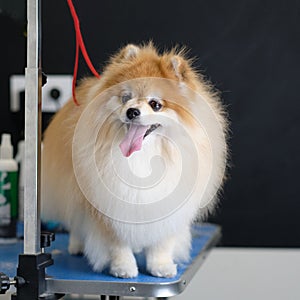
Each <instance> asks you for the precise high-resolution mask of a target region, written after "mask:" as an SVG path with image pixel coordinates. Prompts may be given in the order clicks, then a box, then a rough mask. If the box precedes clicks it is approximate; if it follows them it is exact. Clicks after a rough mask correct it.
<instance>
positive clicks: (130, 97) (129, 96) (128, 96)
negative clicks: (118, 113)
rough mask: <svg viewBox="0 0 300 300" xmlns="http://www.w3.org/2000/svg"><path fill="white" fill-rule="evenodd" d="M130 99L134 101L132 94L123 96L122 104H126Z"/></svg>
mask: <svg viewBox="0 0 300 300" xmlns="http://www.w3.org/2000/svg"><path fill="white" fill-rule="evenodd" d="M130 99H132V95H131V94H125V95H123V96H122V102H123V103H126V102H127V101H129V100H130Z"/></svg>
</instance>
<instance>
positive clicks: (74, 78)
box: [67, 0, 100, 105]
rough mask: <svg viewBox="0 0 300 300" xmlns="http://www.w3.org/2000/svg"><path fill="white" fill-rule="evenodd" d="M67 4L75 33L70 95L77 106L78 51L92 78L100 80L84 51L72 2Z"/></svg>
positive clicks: (69, 1)
mask: <svg viewBox="0 0 300 300" xmlns="http://www.w3.org/2000/svg"><path fill="white" fill-rule="evenodd" d="M67 2H68V5H69V8H70V12H71V15H72V18H73V21H74V28H75V33H76V53H75V63H74V71H73V82H72V95H73V100H74V102H75V104H76V105H79V103H78V101H77V99H76V95H75V88H76V79H77V72H78V60H79V50H81V53H82V55H83V57H84V60H85V62H86V63H87V65H88V67H89V69H90V70H91V72H92V73H93V74H94V76H96V77H97V78H100V75H99V73H98V72H97V71H96V69H95V68H94V66H93V64H92V62H91V60H90V58H89V55H88V53H87V51H86V48H85V45H84V41H83V38H82V35H81V30H80V23H79V19H78V16H77V13H76V10H75V7H74V5H73V3H72V0H67Z"/></svg>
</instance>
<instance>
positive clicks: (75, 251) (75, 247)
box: [68, 240, 83, 255]
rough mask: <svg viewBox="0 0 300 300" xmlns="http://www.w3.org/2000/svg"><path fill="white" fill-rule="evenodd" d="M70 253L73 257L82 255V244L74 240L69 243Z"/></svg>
mask: <svg viewBox="0 0 300 300" xmlns="http://www.w3.org/2000/svg"><path fill="white" fill-rule="evenodd" d="M68 252H69V253H70V254H71V255H80V254H82V253H83V246H82V244H81V243H80V242H75V241H74V240H73V241H71V240H70V242H69V247H68Z"/></svg>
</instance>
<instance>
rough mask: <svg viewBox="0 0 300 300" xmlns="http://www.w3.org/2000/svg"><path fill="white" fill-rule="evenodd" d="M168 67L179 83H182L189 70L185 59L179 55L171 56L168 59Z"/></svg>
mask: <svg viewBox="0 0 300 300" xmlns="http://www.w3.org/2000/svg"><path fill="white" fill-rule="evenodd" d="M170 62H171V63H170V66H171V68H172V69H173V72H174V73H175V75H176V77H177V78H178V80H179V81H184V80H185V78H186V75H187V72H188V71H189V70H190V66H189V64H188V63H187V61H186V60H185V59H183V58H182V57H181V56H179V55H173V56H172V57H171V58H170Z"/></svg>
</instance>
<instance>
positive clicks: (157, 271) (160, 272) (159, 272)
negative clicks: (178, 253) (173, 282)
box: [148, 263, 177, 278]
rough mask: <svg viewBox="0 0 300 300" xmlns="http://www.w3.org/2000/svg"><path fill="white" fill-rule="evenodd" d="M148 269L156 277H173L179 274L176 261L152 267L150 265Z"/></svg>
mask: <svg viewBox="0 0 300 300" xmlns="http://www.w3.org/2000/svg"><path fill="white" fill-rule="evenodd" d="M148 271H149V272H150V273H151V274H152V275H153V276H156V277H166V278H171V277H174V276H176V274H177V265H176V264H174V263H166V264H158V265H153V266H151V267H149V266H148Z"/></svg>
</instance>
